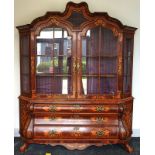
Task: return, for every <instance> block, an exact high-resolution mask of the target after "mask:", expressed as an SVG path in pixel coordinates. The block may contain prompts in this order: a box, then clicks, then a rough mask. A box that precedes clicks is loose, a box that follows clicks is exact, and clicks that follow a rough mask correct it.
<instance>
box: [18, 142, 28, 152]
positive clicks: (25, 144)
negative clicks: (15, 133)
mask: <svg viewBox="0 0 155 155" xmlns="http://www.w3.org/2000/svg"><path fill="white" fill-rule="evenodd" d="M28 146H29V144H28V143H24V144H23V145H22V146H21V147H20V148H19V150H20V152H25V151H26V149H27V148H28Z"/></svg>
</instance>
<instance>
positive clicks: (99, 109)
mask: <svg viewBox="0 0 155 155" xmlns="http://www.w3.org/2000/svg"><path fill="white" fill-rule="evenodd" d="M96 111H97V112H102V111H104V107H103V106H102V105H101V106H97V107H96Z"/></svg>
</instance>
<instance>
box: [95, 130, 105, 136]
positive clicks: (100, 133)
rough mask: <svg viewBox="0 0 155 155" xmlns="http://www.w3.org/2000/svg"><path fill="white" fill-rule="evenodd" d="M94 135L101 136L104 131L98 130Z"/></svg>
mask: <svg viewBox="0 0 155 155" xmlns="http://www.w3.org/2000/svg"><path fill="white" fill-rule="evenodd" d="M96 135H97V136H98V137H101V136H103V135H104V131H103V130H99V131H97V132H96Z"/></svg>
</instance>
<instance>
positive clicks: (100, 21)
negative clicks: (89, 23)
mask: <svg viewBox="0 0 155 155" xmlns="http://www.w3.org/2000/svg"><path fill="white" fill-rule="evenodd" d="M95 25H96V26H99V25H101V26H105V25H106V23H105V22H104V21H103V20H102V19H97V20H96V21H95Z"/></svg>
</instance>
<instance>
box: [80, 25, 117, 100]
mask: <svg viewBox="0 0 155 155" xmlns="http://www.w3.org/2000/svg"><path fill="white" fill-rule="evenodd" d="M80 42H81V51H79V53H80V54H79V59H80V62H79V64H80V65H79V66H81V73H80V74H79V75H80V76H79V79H78V81H79V97H82V98H94V97H96V98H99V97H101V98H104V97H105V98H106V97H114V96H115V95H116V94H117V90H118V71H117V70H118V37H117V36H115V35H114V33H113V31H112V30H111V29H108V28H104V27H102V26H97V27H93V28H90V29H88V30H87V32H86V34H85V36H82V37H81V41H80Z"/></svg>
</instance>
